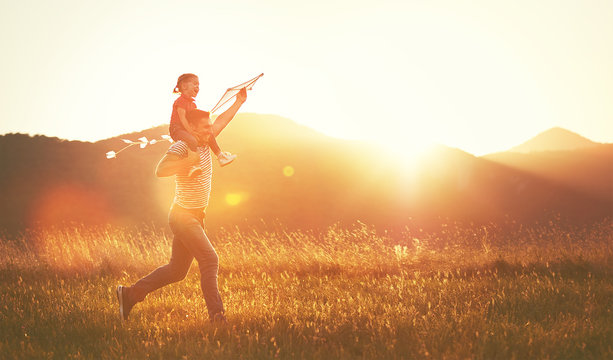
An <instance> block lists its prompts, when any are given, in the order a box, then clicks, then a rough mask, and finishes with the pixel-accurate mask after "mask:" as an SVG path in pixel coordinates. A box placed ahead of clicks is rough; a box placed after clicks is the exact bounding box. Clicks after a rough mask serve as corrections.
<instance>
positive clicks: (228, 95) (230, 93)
mask: <svg viewBox="0 0 613 360" xmlns="http://www.w3.org/2000/svg"><path fill="white" fill-rule="evenodd" d="M262 76H264V73H261V74H260V75H258V76H256V77H254V78H253V79H251V80H249V81H246V82H244V83H242V84H239V85H236V86H233V87H231V88H229V89H228V90H226V92H225V93H224V94H223V95H222V97H221V99H219V101H218V102H217V104H216V105H215V106H214V107H213V109H211V111H209V113H210V114H213V113H214V112H215V111H217V110H219V108H221V107H222V106H224V105H225V104H226V103H227V102H228V101H230V100H231V99H232V98H233V97H235V96H236V95H237V94H238V93H239V91H241V90H242V89H243V88H245V89H247V90H251V89H252V88H253V85H254V84H255V82H256V81H258V79H259V78H261V77H262ZM121 141H123V142H124V143H126V144H128V145H126V146H124V147H123V148H122V149H121V150H119V151H109V152H107V153H106V158H107V159H116V158H117V154H119V153H120V152H122V151H124V150H125V149H127V148H130V147H132V146H134V145H139V147H140V148H141V149H144V148H145V147H146V146H147V145H153V144H156V143H158V142H161V141H168V142H171V143H172V142H173V140H172V138H171V137H170V136H168V135H162V138H161V139H153V140H148V139H147V138H146V137H144V136H143V137H141V138H138V140H137V141H132V140H128V139H121Z"/></svg>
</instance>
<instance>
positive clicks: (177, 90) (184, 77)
mask: <svg viewBox="0 0 613 360" xmlns="http://www.w3.org/2000/svg"><path fill="white" fill-rule="evenodd" d="M197 77H198V76H196V75H195V74H191V73H187V74H183V75H181V76H179V78H178V79H177V85H175V88H174V89H172V93H173V94H178V93H180V92H181V90H180V86H181V83H182V82H183V81H185V80H189V79H192V78H197Z"/></svg>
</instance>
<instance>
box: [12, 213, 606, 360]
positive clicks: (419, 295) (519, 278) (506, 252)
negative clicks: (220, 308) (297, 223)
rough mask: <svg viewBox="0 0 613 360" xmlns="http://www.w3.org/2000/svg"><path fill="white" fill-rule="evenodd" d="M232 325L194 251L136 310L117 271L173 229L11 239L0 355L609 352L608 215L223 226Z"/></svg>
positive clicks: (138, 267) (134, 266) (152, 264)
mask: <svg viewBox="0 0 613 360" xmlns="http://www.w3.org/2000/svg"><path fill="white" fill-rule="evenodd" d="M213 241H214V243H215V246H216V248H217V252H218V254H219V256H220V261H221V265H220V278H219V286H220V291H221V294H222V298H223V299H224V302H225V306H226V308H227V309H228V320H229V323H230V324H229V326H227V327H219V328H217V327H215V326H213V325H211V324H209V323H208V319H207V313H206V307H205V305H204V300H203V298H202V295H201V292H200V288H199V275H198V271H197V267H196V264H195V263H194V264H193V265H192V268H191V270H190V273H189V274H188V276H187V278H186V279H185V280H184V281H182V282H179V283H176V284H172V285H169V286H167V287H165V288H163V289H161V290H158V291H157V292H154V293H152V294H150V295H149V296H148V297H147V299H146V300H145V302H143V303H140V304H138V305H137V306H136V307H135V308H134V310H133V312H132V314H131V319H130V321H129V322H127V323H122V322H120V320H119V316H118V309H117V302H116V299H115V293H114V290H115V287H116V286H117V284H132V283H133V282H135V281H136V280H137V279H139V278H140V277H141V276H143V275H146V274H147V273H149V272H150V271H151V270H153V269H154V268H156V267H157V266H159V265H162V264H164V263H165V262H166V261H167V260H168V258H169V256H170V242H171V239H170V237H169V235H168V234H167V233H165V231H162V230H151V229H142V230H138V231H136V230H133V229H118V228H110V227H108V228H82V227H77V226H75V227H74V228H71V229H64V230H58V229H56V230H54V229H47V230H31V231H28V232H26V233H24V234H23V236H20V237H18V238H4V239H2V240H1V241H0V358H6V359H13V358H36V359H45V358H59V359H71V358H108V359H117V358H123V359H138V358H159V359H182V358H189V359H192V358H214V359H269V358H280V359H302V358H306V359H311V358H319V359H324V358H325V359H328V358H331V359H375V358H384V359H413V358H415V359H424V358H433V359H527V358H535V359H581V358H588V359H589V358H591V359H605V358H609V359H611V358H613V223H612V222H611V221H610V220H607V221H603V222H601V223H599V224H593V225H590V226H585V227H571V226H566V225H564V224H561V223H557V224H556V223H548V224H535V225H531V226H519V225H513V226H510V227H509V228H504V229H503V228H501V227H497V226H493V225H492V226H486V227H482V226H464V225H461V224H448V225H443V226H442V227H440V228H439V229H437V230H431V231H428V232H426V231H423V230H420V229H419V228H407V230H406V232H405V234H404V235H403V236H402V237H395V238H392V237H389V236H387V235H386V234H385V233H383V234H380V233H379V234H378V233H376V232H375V231H374V230H373V229H371V228H369V227H368V226H365V225H363V224H356V225H355V226H353V227H351V228H340V227H332V228H330V229H329V230H328V231H327V232H326V233H324V234H317V235H315V234H312V233H309V232H288V231H283V230H278V229H277V230H271V231H270V232H263V231H251V232H249V231H238V230H236V231H224V232H221V233H219V234H218V235H217V236H216V237H215V238H214V239H213Z"/></svg>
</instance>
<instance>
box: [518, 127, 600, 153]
mask: <svg viewBox="0 0 613 360" xmlns="http://www.w3.org/2000/svg"><path fill="white" fill-rule="evenodd" d="M594 145H598V143H596V142H593V141H591V140H589V139H587V138H585V137H583V136H581V135H579V134H576V133H574V132H572V131H569V130H566V129H562V128H559V127H554V128H551V129H549V130H547V131H544V132H542V133H540V134H538V135H536V136H535V137H533V138H532V139H530V140H528V141H526V142H524V143H522V144H521V145H518V146H515V147H513V148H511V149H510V150H509V151H512V152H523V153H527V152H536V151H559V150H574V149H580V148H585V147H590V146H594Z"/></svg>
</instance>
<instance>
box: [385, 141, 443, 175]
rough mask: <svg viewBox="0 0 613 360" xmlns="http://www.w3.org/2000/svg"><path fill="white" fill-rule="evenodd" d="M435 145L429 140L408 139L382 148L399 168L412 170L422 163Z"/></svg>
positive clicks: (390, 142) (387, 143)
mask: <svg viewBox="0 0 613 360" xmlns="http://www.w3.org/2000/svg"><path fill="white" fill-rule="evenodd" d="M435 144H436V143H435V142H434V141H430V140H428V139H419V138H410V139H409V138H407V139H406V140H402V141H395V142H393V141H387V142H385V143H383V144H382V146H383V148H384V149H385V150H386V152H387V153H388V154H389V156H390V157H391V160H392V161H395V162H396V163H397V164H398V166H399V167H403V168H412V167H415V166H417V165H418V164H419V163H420V161H421V160H422V159H423V157H424V156H425V155H426V154H427V153H428V151H429V150H431V149H432V148H433V147H434V146H435Z"/></svg>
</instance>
